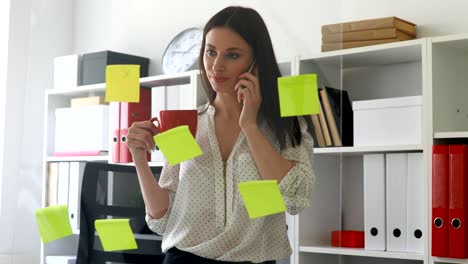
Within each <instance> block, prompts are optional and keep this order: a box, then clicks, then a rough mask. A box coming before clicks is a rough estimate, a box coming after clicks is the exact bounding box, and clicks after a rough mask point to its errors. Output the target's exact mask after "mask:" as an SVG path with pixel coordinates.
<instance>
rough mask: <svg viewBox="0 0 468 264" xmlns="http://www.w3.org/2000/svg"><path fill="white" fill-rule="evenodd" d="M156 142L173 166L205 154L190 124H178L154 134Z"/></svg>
mask: <svg viewBox="0 0 468 264" xmlns="http://www.w3.org/2000/svg"><path fill="white" fill-rule="evenodd" d="M154 142H155V143H156V145H158V147H159V149H160V150H161V152H162V153H163V155H164V157H165V158H166V159H167V161H168V162H169V164H170V165H171V166H174V165H177V164H179V163H181V162H183V161H186V160H189V159H193V158H195V157H197V156H200V155H202V154H203V151H202V150H201V148H200V146H199V145H198V143H197V141H196V140H195V138H194V137H193V135H192V133H190V129H189V127H188V126H178V127H175V128H172V129H169V130H167V131H165V132H163V133H159V134H157V135H156V136H154Z"/></svg>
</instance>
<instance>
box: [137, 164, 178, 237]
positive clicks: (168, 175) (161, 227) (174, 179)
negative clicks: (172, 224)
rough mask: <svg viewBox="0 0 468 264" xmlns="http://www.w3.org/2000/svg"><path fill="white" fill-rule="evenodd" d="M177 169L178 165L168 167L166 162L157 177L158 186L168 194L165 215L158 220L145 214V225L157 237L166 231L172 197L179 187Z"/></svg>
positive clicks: (172, 201)
mask: <svg viewBox="0 0 468 264" xmlns="http://www.w3.org/2000/svg"><path fill="white" fill-rule="evenodd" d="M179 169H180V165H179V164H177V165H175V166H171V165H169V163H168V162H167V161H166V162H165V163H164V167H163V169H162V171H161V176H160V177H159V186H160V187H161V188H163V189H165V190H167V191H168V192H169V206H168V209H167V211H166V213H165V214H164V215H163V216H162V217H161V218H158V219H154V218H152V217H151V216H150V215H149V214H148V213H147V214H146V217H145V219H146V223H147V224H148V227H149V229H151V230H152V231H153V232H155V233H156V234H159V235H163V234H164V231H165V230H166V225H167V220H168V218H169V215H170V214H171V209H172V205H173V203H174V197H175V194H176V191H177V186H178V185H179Z"/></svg>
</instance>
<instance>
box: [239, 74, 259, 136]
mask: <svg viewBox="0 0 468 264" xmlns="http://www.w3.org/2000/svg"><path fill="white" fill-rule="evenodd" d="M235 90H236V91H237V100H238V101H239V102H242V103H243V106H242V112H241V115H240V118H239V126H240V128H241V129H242V130H245V129H246V128H248V127H251V126H256V125H257V115H258V110H259V108H260V104H261V102H262V95H261V92H260V86H259V82H258V78H257V77H256V76H255V75H253V74H252V73H248V72H246V73H243V74H241V75H240V76H239V82H238V83H237V85H236V87H235Z"/></svg>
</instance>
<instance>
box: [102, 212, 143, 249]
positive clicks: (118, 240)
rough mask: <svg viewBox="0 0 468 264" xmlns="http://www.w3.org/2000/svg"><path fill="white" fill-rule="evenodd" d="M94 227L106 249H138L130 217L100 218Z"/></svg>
mask: <svg viewBox="0 0 468 264" xmlns="http://www.w3.org/2000/svg"><path fill="white" fill-rule="evenodd" d="M94 227H95V228H96V231H97V233H98V235H99V239H100V240H101V244H102V247H103V248H104V251H114V250H129V249H137V248H138V246H137V243H136V241H135V236H134V235H133V232H132V228H131V227H130V219H99V220H96V221H94Z"/></svg>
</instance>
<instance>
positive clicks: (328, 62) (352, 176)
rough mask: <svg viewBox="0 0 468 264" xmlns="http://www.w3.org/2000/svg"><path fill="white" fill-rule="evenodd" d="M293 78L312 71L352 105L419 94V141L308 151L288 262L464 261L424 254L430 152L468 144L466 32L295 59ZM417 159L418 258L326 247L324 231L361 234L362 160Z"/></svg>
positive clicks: (327, 234)
mask: <svg viewBox="0 0 468 264" xmlns="http://www.w3.org/2000/svg"><path fill="white" fill-rule="evenodd" d="M294 63H295V65H293V66H292V69H293V75H296V74H305V73H317V74H318V76H319V86H323V85H327V86H330V87H334V88H339V89H345V90H347V91H348V93H349V95H350V97H351V98H350V99H351V100H352V101H355V100H371V99H384V98H392V97H400V96H415V95H419V96H422V98H423V106H422V110H423V112H422V117H421V118H422V124H423V131H422V135H421V138H422V142H421V144H417V145H390V146H366V147H329V148H315V149H314V153H315V158H314V169H315V171H316V176H317V179H316V188H315V189H314V191H313V193H312V196H311V198H310V199H311V203H312V206H311V207H310V208H307V209H306V210H304V212H302V213H301V214H299V215H298V216H295V219H294V222H295V242H294V243H295V245H296V247H295V250H294V259H295V260H296V262H295V263H300V264H303V263H336V264H338V263H340V264H341V263H344V264H347V263H350V264H354V263H364V264H366V263H377V262H378V263H389V264H391V263H424V264H428V263H431V264H433V263H435V264H443V263H468V260H464V259H452V258H438V257H432V256H431V239H432V237H431V232H430V229H431V224H432V221H431V212H432V193H431V190H432V146H433V145H434V144H437V143H440V142H444V143H446V142H451V141H453V142H463V143H465V144H466V143H468V101H467V100H466V98H468V85H467V83H468V74H467V71H466V69H468V34H459V35H451V36H443V37H436V38H423V39H416V40H411V41H403V42H397V43H389V44H382V45H374V46H370V47H360V48H354V49H346V50H338V51H332V52H325V53H320V54H317V55H314V56H305V57H297V58H296V60H295V62H294ZM395 152H419V153H422V154H423V156H424V175H425V176H424V181H423V182H421V184H422V185H424V186H425V192H424V193H425V197H424V203H423V204H421V206H422V207H423V208H424V211H425V214H424V219H425V222H424V229H425V234H423V237H424V244H425V245H424V252H423V253H422V254H414V253H407V252H387V251H370V250H365V249H352V248H336V247H332V246H331V241H330V240H331V235H330V233H331V231H332V230H338V229H354V230H364V216H363V211H364V208H363V207H364V205H363V165H362V163H363V155H364V154H368V153H395Z"/></svg>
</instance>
